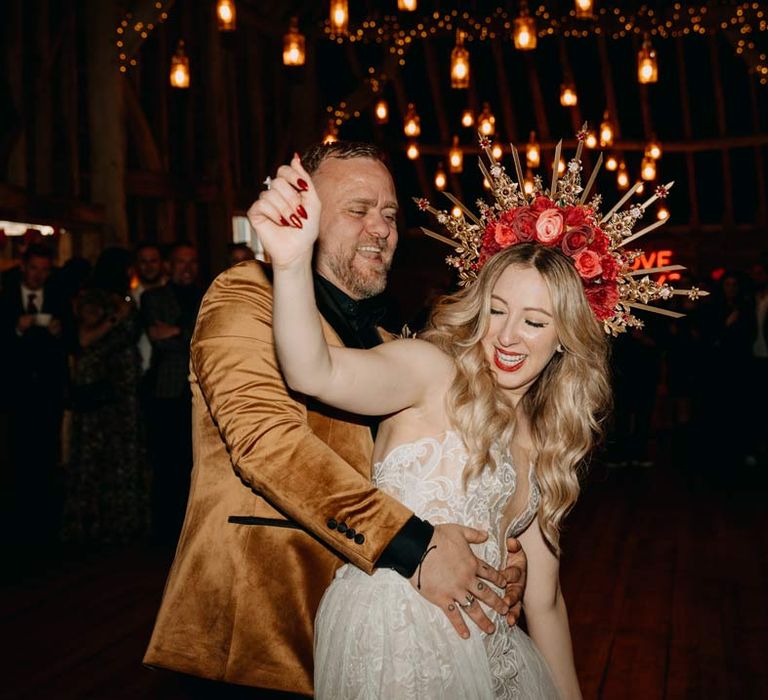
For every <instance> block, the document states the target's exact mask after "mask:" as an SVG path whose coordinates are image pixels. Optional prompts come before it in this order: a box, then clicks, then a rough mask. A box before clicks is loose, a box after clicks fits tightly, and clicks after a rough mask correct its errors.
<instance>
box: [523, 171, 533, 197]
mask: <svg viewBox="0 0 768 700" xmlns="http://www.w3.org/2000/svg"><path fill="white" fill-rule="evenodd" d="M523 190H525V193H526V194H533V173H532V172H531V171H530V170H527V171H526V173H525V179H524V180H523Z"/></svg>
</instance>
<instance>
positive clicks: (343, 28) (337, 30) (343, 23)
mask: <svg viewBox="0 0 768 700" xmlns="http://www.w3.org/2000/svg"><path fill="white" fill-rule="evenodd" d="M330 21H331V31H332V32H333V33H334V34H346V33H347V27H348V26H349V4H348V3H347V0H331V14H330Z"/></svg>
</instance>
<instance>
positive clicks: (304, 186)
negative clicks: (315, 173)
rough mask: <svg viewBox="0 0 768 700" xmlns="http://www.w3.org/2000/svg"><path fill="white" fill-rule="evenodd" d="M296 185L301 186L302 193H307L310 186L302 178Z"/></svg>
mask: <svg viewBox="0 0 768 700" xmlns="http://www.w3.org/2000/svg"><path fill="white" fill-rule="evenodd" d="M296 184H297V185H298V186H299V189H300V190H301V191H302V192H306V191H307V190H308V189H309V185H308V184H307V181H306V180H304V179H302V178H299V179H298V180H296Z"/></svg>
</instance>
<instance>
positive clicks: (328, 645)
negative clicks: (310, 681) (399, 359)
mask: <svg viewBox="0 0 768 700" xmlns="http://www.w3.org/2000/svg"><path fill="white" fill-rule="evenodd" d="M494 456H495V458H496V462H497V465H498V466H497V468H496V470H494V471H491V470H490V469H487V470H485V471H484V473H483V474H482V475H481V476H480V477H479V478H477V479H474V480H472V481H470V483H469V485H468V487H467V489H466V490H465V489H464V487H463V484H462V479H461V475H462V472H463V469H464V464H465V463H466V460H467V454H466V450H465V448H464V445H463V443H462V441H461V439H460V437H459V436H458V434H457V433H455V432H452V431H448V432H446V433H444V434H443V435H441V436H439V437H437V438H423V439H421V440H417V441H415V442H412V443H408V444H405V445H401V446H399V447H396V448H395V449H393V450H392V451H391V452H390V453H389V454H388V455H387V456H386V457H385V458H384V460H382V461H381V462H378V463H376V464H375V465H374V470H373V479H374V483H375V484H376V485H377V486H378V487H379V488H380V489H382V490H383V491H386V492H387V493H389V494H391V495H392V496H394V497H395V498H397V499H398V500H399V501H401V502H402V503H404V504H405V505H406V506H408V507H409V508H411V509H412V510H413V511H414V513H416V514H417V515H418V516H419V517H421V518H424V519H427V520H429V521H430V522H432V523H433V524H438V523H461V524H463V525H468V526H470V527H475V528H479V529H482V530H487V531H488V533H489V537H488V540H487V541H486V542H484V543H483V544H482V545H475V546H473V548H474V549H475V551H476V553H477V554H478V556H480V557H481V558H483V559H484V560H485V561H487V562H488V563H489V564H491V565H492V566H495V567H497V568H498V567H500V566H501V564H502V563H503V554H504V553H505V551H506V547H505V538H506V536H514V535H518V534H519V533H521V532H522V531H523V530H525V528H527V527H528V525H530V523H531V522H532V520H533V518H534V517H535V515H536V511H537V509H538V505H539V500H540V492H539V489H538V487H537V486H536V483H535V478H534V475H533V471H532V470H531V471H530V481H529V483H530V494H529V498H528V505H527V508H526V509H525V511H524V512H523V513H521V514H520V515H519V516H518V517H516V518H515V519H514V521H513V522H511V523H509V524H507V520H508V518H505V511H506V510H507V509H506V508H505V506H506V505H507V503H508V501H509V500H510V498H511V497H512V495H513V493H514V490H515V486H516V482H517V477H516V473H515V468H514V466H513V464H512V461H511V459H510V458H509V457H504V456H502V455H498V454H495V455H494ZM486 612H488V614H489V615H490V616H491V619H492V620H493V621H494V623H495V624H496V632H495V633H494V634H492V635H486V634H483V633H481V632H479V630H478V629H477V628H474V627H473V628H472V629H471V636H470V638H469V639H461V638H460V637H459V636H458V635H457V634H456V632H455V631H454V629H453V627H452V626H451V625H450V623H449V622H448V620H447V618H446V617H445V615H444V613H443V612H442V611H441V610H440V609H439V608H437V607H436V606H434V605H432V604H431V603H429V602H427V601H426V600H425V599H424V598H422V597H421V596H419V594H418V593H417V592H416V591H415V590H414V589H413V587H412V586H411V585H410V583H409V582H408V581H407V580H406V579H404V578H403V577H402V576H400V575H399V574H397V573H395V572H394V571H392V570H391V569H380V570H376V572H375V573H374V574H373V575H372V576H369V575H368V574H366V573H364V572H362V571H360V570H359V569H357V568H355V567H354V566H351V565H346V566H343V567H341V568H340V569H339V571H338V572H337V574H336V577H335V579H334V580H333V582H332V583H331V585H330V587H329V588H328V590H327V591H326V593H325V595H324V597H323V600H322V602H321V604H320V609H319V610H318V613H317V618H316V627H315V693H316V697H317V698H318V699H319V700H346V699H351V698H355V699H357V700H363V699H367V698H385V699H392V700H416V699H417V698H418V699H419V700H433V699H434V700H452V699H455V700H475V699H477V700H480V699H482V700H486V699H488V700H490V699H497V698H498V699H501V698H504V699H506V698H536V700H541V699H548V698H558V697H559V696H558V693H557V690H556V689H555V686H554V683H553V681H552V677H551V674H550V671H549V668H548V666H547V664H546V662H545V661H544V659H543V657H542V656H541V654H540V653H539V652H538V650H537V649H536V647H535V646H534V644H533V642H532V641H531V639H530V638H529V637H528V636H527V635H526V634H525V633H524V632H523V631H522V630H521V629H519V628H518V627H509V625H508V624H507V623H506V621H505V620H504V618H503V616H501V615H499V614H498V613H496V612H494V611H488V610H486Z"/></svg>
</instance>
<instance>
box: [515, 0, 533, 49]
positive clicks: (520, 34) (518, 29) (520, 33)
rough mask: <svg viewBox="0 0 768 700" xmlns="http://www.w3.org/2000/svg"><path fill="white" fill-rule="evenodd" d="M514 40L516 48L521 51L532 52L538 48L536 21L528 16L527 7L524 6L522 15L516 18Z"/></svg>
mask: <svg viewBox="0 0 768 700" xmlns="http://www.w3.org/2000/svg"><path fill="white" fill-rule="evenodd" d="M512 38H513V40H514V42H515V48H516V49H518V50H520V51H532V50H533V49H535V48H536V41H537V36H536V20H535V19H534V18H533V17H531V16H530V15H529V14H528V7H527V5H523V8H522V10H521V12H520V14H519V15H518V16H517V17H516V18H515V25H514V30H513V32H512Z"/></svg>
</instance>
